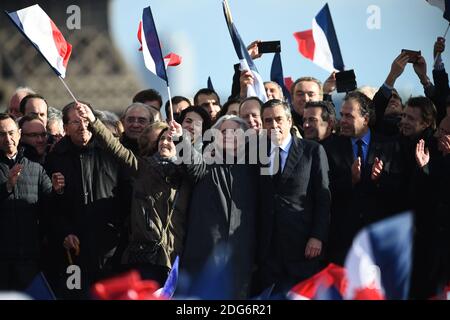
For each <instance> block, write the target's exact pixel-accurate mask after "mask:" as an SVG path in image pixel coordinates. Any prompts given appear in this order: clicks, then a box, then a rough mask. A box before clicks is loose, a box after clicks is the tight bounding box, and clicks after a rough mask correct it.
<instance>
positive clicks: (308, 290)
mask: <svg viewBox="0 0 450 320" xmlns="http://www.w3.org/2000/svg"><path fill="white" fill-rule="evenodd" d="M346 288H347V274H346V271H345V269H344V268H343V267H341V266H338V265H336V264H333V263H330V264H329V265H328V266H327V267H326V268H325V269H323V270H322V271H320V272H318V273H316V274H315V275H314V276H312V277H311V278H309V279H306V280H304V281H302V282H300V283H298V284H297V285H295V286H294V287H293V288H292V289H291V290H289V292H288V294H287V297H288V298H289V299H291V300H342V296H343V295H344V293H345V290H346ZM331 293H333V294H331Z"/></svg>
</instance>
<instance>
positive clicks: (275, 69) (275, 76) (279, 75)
mask: <svg viewBox="0 0 450 320" xmlns="http://www.w3.org/2000/svg"><path fill="white" fill-rule="evenodd" d="M270 80H271V81H274V82H276V83H278V85H279V86H280V87H281V90H283V95H284V97H285V98H286V100H287V101H289V102H290V101H291V93H290V92H289V89H288V88H286V86H285V82H284V76H283V64H282V63H281V55H280V53H279V52H276V53H275V55H274V56H273V60H272V67H271V68H270Z"/></svg>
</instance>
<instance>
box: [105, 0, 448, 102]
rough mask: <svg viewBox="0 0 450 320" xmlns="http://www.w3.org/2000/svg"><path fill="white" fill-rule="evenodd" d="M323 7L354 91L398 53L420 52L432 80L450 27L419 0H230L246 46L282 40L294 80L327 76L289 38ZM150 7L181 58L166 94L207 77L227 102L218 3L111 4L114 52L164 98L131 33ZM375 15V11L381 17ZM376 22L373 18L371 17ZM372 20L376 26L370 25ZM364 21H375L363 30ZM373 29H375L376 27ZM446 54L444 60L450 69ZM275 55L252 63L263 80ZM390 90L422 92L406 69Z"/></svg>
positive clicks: (125, 0) (378, 75)
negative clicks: (439, 41) (435, 56)
mask: <svg viewBox="0 0 450 320" xmlns="http://www.w3.org/2000/svg"><path fill="white" fill-rule="evenodd" d="M326 2H328V5H329V7H330V11H331V15H332V18H333V22H334V26H335V29H336V33H337V37H338V41H339V44H340V48H341V52H342V56H343V60H344V63H345V66H346V69H354V70H355V73H356V78H357V83H358V86H362V85H371V86H376V87H378V86H380V85H381V84H382V83H383V82H384V80H385V78H386V76H387V74H388V72H389V70H390V66H391V63H392V61H393V60H394V58H395V57H396V56H397V55H398V54H399V53H400V51H401V49H411V50H421V51H422V55H423V56H424V57H425V59H426V61H427V64H428V75H429V77H430V78H431V77H432V74H431V69H432V62H433V61H432V49H433V44H434V42H435V40H436V38H437V37H438V36H442V35H443V34H444V32H445V29H446V27H447V25H448V23H447V22H446V20H444V19H443V18H442V11H440V10H439V9H438V8H436V7H433V6H431V5H429V4H428V3H427V2H426V1H425V0H329V1H322V0H314V1H313V0H258V1H249V0H247V1H242V0H241V1H238V0H229V4H230V7H231V12H232V14H233V19H234V22H235V25H236V27H237V29H238V31H239V33H240V35H241V37H242V39H243V41H244V42H245V43H246V44H249V43H250V42H251V41H253V40H256V39H260V40H263V41H269V40H280V41H281V48H282V52H281V58H282V62H283V70H284V76H285V77H287V76H291V77H292V78H293V79H294V80H295V79H296V78H298V77H301V76H314V77H316V78H318V79H320V80H322V81H324V80H325V79H326V78H327V77H328V73H327V72H326V71H324V70H322V69H321V68H320V67H318V66H316V65H315V64H313V63H312V61H310V60H307V59H306V58H304V57H303V56H301V55H300V53H299V52H298V50H297V43H296V41H295V39H294V37H293V36H292V34H293V33H294V32H297V31H303V30H307V29H311V25H312V19H313V18H314V17H315V15H316V14H317V13H318V12H319V10H320V9H321V8H322V7H323V6H324V4H325V3H326ZM148 5H150V6H151V9H152V12H153V16H154V19H155V23H156V27H157V29H158V33H159V36H160V41H161V42H162V45H163V49H162V50H163V54H167V53H169V52H175V53H177V54H179V55H181V56H182V58H183V62H182V64H181V65H180V66H178V67H174V68H169V82H170V86H171V91H172V95H185V96H188V97H192V96H193V95H194V93H195V92H196V91H197V90H198V89H200V88H203V87H206V81H207V78H208V76H211V78H212V81H213V85H214V87H215V89H216V90H217V91H218V93H219V94H220V96H221V99H222V102H225V101H226V99H227V97H228V96H229V94H230V90H231V79H232V76H233V64H234V63H236V62H237V57H236V54H235V52H234V49H233V46H232V42H231V39H230V36H229V33H228V29H227V27H226V23H225V19H224V16H223V11H222V2H221V0H195V1H193V0H191V1H189V0H152V1H148V0H146V1H143V0H134V1H129V0H112V1H111V7H110V14H111V19H110V22H111V32H112V34H113V38H114V40H115V43H116V46H117V47H118V48H119V49H120V51H121V52H122V53H123V55H124V57H125V59H126V60H127V61H128V62H129V63H130V65H132V66H133V68H134V70H135V71H136V72H137V73H138V74H139V77H140V79H142V81H145V83H146V85H147V86H148V87H153V88H155V89H157V90H159V91H160V92H161V93H162V94H163V96H164V97H165V98H166V97H167V93H166V89H165V83H164V82H163V81H162V80H160V79H159V78H157V77H156V76H154V75H153V74H150V72H149V71H147V70H146V69H145V68H144V66H143V60H142V54H141V52H138V51H137V49H138V47H139V45H138V41H137V37H136V33H137V28H138V23H139V20H140V19H141V16H142V9H143V8H144V7H145V6H148ZM373 12H378V13H379V15H377V14H375V15H374V13H373ZM377 17H379V19H376V18H377ZM373 19H375V20H373ZM368 20H369V21H374V22H375V23H373V24H372V26H375V27H376V28H372V29H370V28H369V27H368V24H367V23H368ZM378 27H379V28H378ZM448 51H449V49H447V51H446V52H444V55H443V60H444V62H445V63H447V68H450V59H449V57H450V56H449V53H448ZM272 59H273V54H267V55H263V57H262V58H260V59H258V60H255V64H256V66H257V67H258V70H259V72H260V74H261V75H262V77H263V79H264V80H270V79H269V78H270V66H271V63H272ZM396 87H397V88H398V89H399V90H400V93H401V94H402V96H403V97H404V98H408V96H409V94H413V95H419V94H423V90H422V87H421V85H420V83H419V80H418V79H417V77H416V75H415V73H414V71H413V69H412V65H410V64H409V65H407V67H406V70H405V72H404V74H403V75H402V76H401V78H400V79H399V80H398V81H397V83H396Z"/></svg>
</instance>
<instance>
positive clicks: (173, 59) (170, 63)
mask: <svg viewBox="0 0 450 320" xmlns="http://www.w3.org/2000/svg"><path fill="white" fill-rule="evenodd" d="M142 32H143V31H142V21H140V22H139V28H138V33H137V38H138V40H139V43H140V44H141V47H140V48H139V51H142ZM181 60H182V58H181V56H179V55H177V54H176V53H173V52H171V53H169V54H168V55H166V56H165V57H164V64H165V66H166V68H167V67H175V66H177V65H179V64H180V63H181Z"/></svg>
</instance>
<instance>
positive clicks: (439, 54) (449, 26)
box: [433, 22, 450, 67]
mask: <svg viewBox="0 0 450 320" xmlns="http://www.w3.org/2000/svg"><path fill="white" fill-rule="evenodd" d="M449 28H450V22H449V23H448V26H447V29H446V30H445V33H444V36H443V38H444V39H445V37H446V36H447V33H448V29H449ZM440 56H441V53H440V52H439V53H438V54H437V55H436V58H434V62H433V67H434V65H435V64H436V61H438V59H439V57H440Z"/></svg>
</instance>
